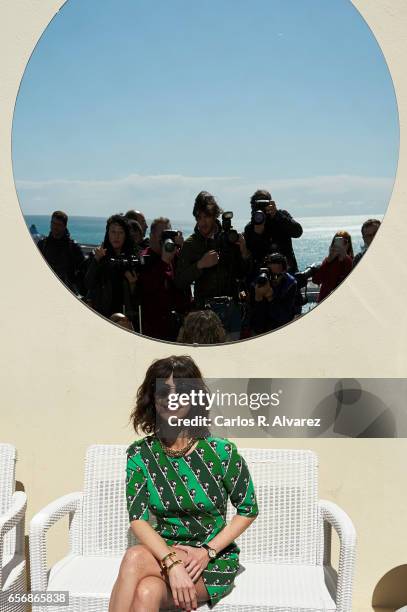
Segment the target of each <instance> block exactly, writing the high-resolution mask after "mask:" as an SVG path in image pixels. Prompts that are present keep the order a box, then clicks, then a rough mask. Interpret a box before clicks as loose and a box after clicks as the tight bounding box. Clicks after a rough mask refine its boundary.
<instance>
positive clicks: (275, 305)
mask: <svg viewBox="0 0 407 612" xmlns="http://www.w3.org/2000/svg"><path fill="white" fill-rule="evenodd" d="M296 296H297V281H296V280H295V278H294V277H293V276H292V275H291V274H289V272H288V271H287V259H286V257H285V256H284V255H282V254H281V253H273V254H272V255H267V256H266V257H265V259H264V267H263V268H260V274H259V275H258V277H257V278H256V279H255V281H254V287H253V293H252V329H253V332H254V334H256V335H257V334H263V333H265V332H269V331H272V330H273V329H277V328H278V327H281V326H282V325H285V324H286V323H289V322H290V321H292V320H293V319H294V316H295V314H296Z"/></svg>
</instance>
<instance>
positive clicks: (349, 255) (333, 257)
mask: <svg viewBox="0 0 407 612" xmlns="http://www.w3.org/2000/svg"><path fill="white" fill-rule="evenodd" d="M352 263H353V247H352V238H351V236H350V234H348V232H345V231H339V232H336V234H335V236H334V237H333V239H332V242H331V245H330V247H329V254H328V257H326V258H325V259H324V261H323V262H322V264H321V266H320V267H319V268H318V270H317V271H316V272H315V274H313V276H312V282H313V283H315V284H316V285H321V287H320V290H319V295H318V299H317V302H321V301H322V300H323V299H324V298H326V297H327V296H328V295H329V294H330V293H331V292H332V291H333V290H334V289H336V287H337V286H338V285H339V284H340V283H341V282H342V281H343V280H344V279H345V278H346V277H347V276H348V274H349V272H350V271H351V270H352Z"/></svg>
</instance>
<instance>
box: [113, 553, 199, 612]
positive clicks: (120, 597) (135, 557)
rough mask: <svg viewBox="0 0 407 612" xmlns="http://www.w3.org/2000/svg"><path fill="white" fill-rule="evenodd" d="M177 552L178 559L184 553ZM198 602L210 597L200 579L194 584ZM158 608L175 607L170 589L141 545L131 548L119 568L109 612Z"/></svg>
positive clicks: (155, 611)
mask: <svg viewBox="0 0 407 612" xmlns="http://www.w3.org/2000/svg"><path fill="white" fill-rule="evenodd" d="M173 550H176V552H177V556H178V558H180V559H182V560H185V558H186V556H187V555H186V553H185V552H184V551H182V550H179V549H173ZM195 588H196V591H197V599H198V601H207V600H208V598H209V596H208V592H207V590H206V587H205V584H204V582H203V579H202V577H200V578H199V580H198V581H197V582H196V583H195ZM160 607H163V608H171V607H174V600H173V598H172V595H171V590H170V588H169V586H168V585H167V584H166V582H165V581H164V578H163V576H162V574H161V568H160V565H159V563H158V561H157V559H156V558H155V557H154V555H153V554H152V553H151V552H150V551H149V550H148V548H146V547H145V546H143V545H142V544H138V545H136V546H131V547H130V548H129V549H128V550H127V551H126V553H125V555H124V557H123V560H122V562H121V564H120V569H119V575H118V577H117V579H116V582H115V584H114V587H113V589H112V594H111V596H110V602H109V612H144V611H145V612H158V611H159V609H160Z"/></svg>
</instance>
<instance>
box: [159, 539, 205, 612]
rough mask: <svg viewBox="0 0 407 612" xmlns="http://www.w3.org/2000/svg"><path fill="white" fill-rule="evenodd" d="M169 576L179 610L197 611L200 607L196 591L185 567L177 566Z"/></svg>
mask: <svg viewBox="0 0 407 612" xmlns="http://www.w3.org/2000/svg"><path fill="white" fill-rule="evenodd" d="M174 548H175V547H174ZM180 548H182V547H180ZM186 548H189V547H186ZM167 576H168V582H169V583H170V588H171V593H172V597H173V599H174V602H175V605H176V606H177V608H181V610H196V608H197V605H198V601H197V597H196V589H195V586H194V583H193V582H192V579H191V576H190V575H189V574H188V572H187V570H186V568H185V567H184V565H183V564H182V563H179V564H177V565H176V566H175V567H173V568H172V569H170V570H169V571H168V574H167Z"/></svg>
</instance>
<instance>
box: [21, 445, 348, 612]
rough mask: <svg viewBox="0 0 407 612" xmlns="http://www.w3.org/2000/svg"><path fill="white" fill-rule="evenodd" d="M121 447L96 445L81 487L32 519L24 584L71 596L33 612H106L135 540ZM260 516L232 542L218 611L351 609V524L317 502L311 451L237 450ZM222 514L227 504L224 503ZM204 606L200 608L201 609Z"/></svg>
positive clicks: (344, 611) (332, 507)
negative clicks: (54, 550) (233, 557)
mask: <svg viewBox="0 0 407 612" xmlns="http://www.w3.org/2000/svg"><path fill="white" fill-rule="evenodd" d="M125 449H126V447H125V446H122V445H93V446H91V447H89V449H88V451H87V455H86V464H85V483H84V491H83V493H72V494H70V495H66V496H64V497H62V498H60V499H59V500H57V501H55V502H53V503H51V504H49V505H48V506H47V507H46V508H44V509H43V510H41V511H40V512H39V513H38V514H37V515H36V516H35V517H34V518H33V519H32V521H31V527H30V559H31V588H32V589H33V590H34V589H38V590H45V589H47V590H50V591H53V590H54V591H55V590H64V591H69V592H70V604H69V606H66V607H63V608H61V607H58V608H56V607H55V608H54V607H51V608H50V607H48V608H44V609H43V608H41V607H39V606H34V607H33V611H35V612H40V611H41V612H62V611H68V610H69V612H85V611H86V612H106V611H107V609H108V601H109V597H110V592H111V589H112V587H113V584H114V581H115V579H116V577H117V574H118V570H119V565H120V561H121V559H122V557H123V554H124V552H125V550H126V548H127V547H128V546H130V545H132V544H135V543H136V542H135V539H134V535H133V533H132V532H131V528H130V526H129V519H128V514H127V509H126V496H125V464H126V454H125ZM241 453H242V455H243V456H244V457H245V458H246V460H247V462H248V465H249V469H250V472H251V474H252V477H253V480H254V484H255V488H256V493H257V497H258V502H259V507H260V514H259V517H258V518H257V519H256V521H255V522H254V523H253V525H251V527H250V528H249V529H248V530H247V531H246V532H245V533H244V534H243V535H242V536H241V537H240V538H239V540H238V543H239V546H240V548H241V564H242V565H243V566H244V567H245V571H242V573H241V574H240V575H239V576H238V577H237V579H236V586H235V588H234V589H233V590H232V592H231V593H230V594H229V595H228V596H227V597H225V598H224V599H223V600H221V602H219V604H218V605H217V606H216V610H219V611H222V612H249V611H250V612H266V611H267V612H311V611H312V612H333V611H336V612H351V609H352V580H353V571H354V558H355V541H356V536H355V530H354V527H353V525H352V522H351V520H350V519H349V518H348V516H347V515H346V514H345V512H343V510H341V509H340V508H339V507H338V506H336V505H335V504H334V503H332V502H327V501H318V499H317V458H316V455H315V454H314V453H313V452H311V451H299V450H268V449H241ZM228 512H229V517H230V516H231V515H232V514H233V509H229V511H228ZM65 514H69V515H70V527H69V536H70V551H69V554H67V556H65V557H64V558H63V559H62V560H60V561H59V562H57V563H56V564H55V565H54V566H53V567H52V568H51V569H50V571H49V572H47V567H46V540H45V538H46V531H47V529H48V528H49V527H50V526H51V525H53V524H54V523H55V522H56V521H57V520H58V519H59V518H61V517H62V516H63V515H65ZM331 527H334V528H335V529H336V531H337V532H338V535H339V539H340V556H339V565H338V567H339V571H338V575H336V572H335V571H334V570H333V569H332V567H331V565H330V545H331ZM208 609H209V608H208V606H207V605H203V606H201V608H200V610H202V611H203V610H208Z"/></svg>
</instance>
